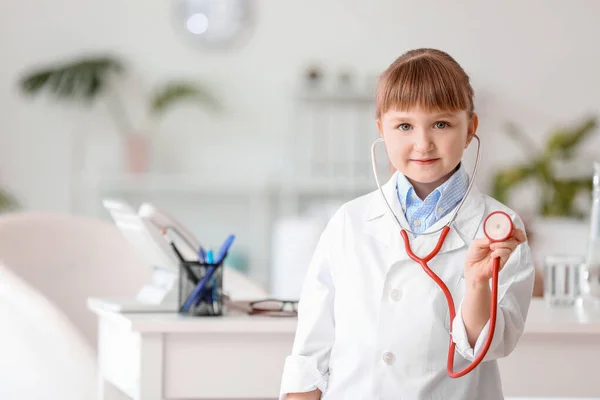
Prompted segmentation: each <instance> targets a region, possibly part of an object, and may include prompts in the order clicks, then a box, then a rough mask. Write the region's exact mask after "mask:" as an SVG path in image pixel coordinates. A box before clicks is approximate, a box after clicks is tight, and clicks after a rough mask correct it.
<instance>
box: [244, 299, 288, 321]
mask: <svg viewBox="0 0 600 400" xmlns="http://www.w3.org/2000/svg"><path fill="white" fill-rule="evenodd" d="M250 308H251V311H250V315H268V316H271V317H295V316H297V315H298V301H293V300H277V299H264V300H257V301H252V302H250Z"/></svg>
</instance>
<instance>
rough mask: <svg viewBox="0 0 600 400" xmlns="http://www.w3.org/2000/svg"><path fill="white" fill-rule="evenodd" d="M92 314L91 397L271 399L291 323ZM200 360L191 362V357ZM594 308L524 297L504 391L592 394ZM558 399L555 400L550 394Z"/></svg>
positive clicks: (596, 342)
mask: <svg viewBox="0 0 600 400" xmlns="http://www.w3.org/2000/svg"><path fill="white" fill-rule="evenodd" d="M89 308H90V309H91V310H92V311H93V312H95V313H96V314H97V315H98V318H99V347H98V350H99V351H98V358H99V367H100V388H101V394H100V398H101V399H102V400H109V399H110V400H113V399H121V398H123V396H122V394H121V393H120V392H123V393H125V394H126V395H127V396H128V397H129V398H132V399H134V400H167V399H169V400H171V399H177V400H181V399H275V398H276V397H277V395H278V390H279V383H280V379H281V371H282V368H283V362H284V358H285V356H286V355H287V354H288V353H289V352H290V349H291V345H292V341H293V338H294V332H295V329H296V321H295V320H294V319H285V318H282V319H277V318H267V317H249V316H245V315H237V316H234V315H228V316H224V317H214V318H211V317H208V318H192V317H184V316H180V315H178V314H175V313H171V314H119V313H114V312H107V311H103V310H102V308H101V307H100V306H99V304H98V303H94V302H93V301H90V302H89ZM200 361H201V362H200ZM599 366H600V313H582V312H579V313H577V312H576V309H574V308H568V309H552V308H548V307H546V305H545V303H544V302H542V301H541V300H534V301H533V302H532V305H531V309H530V314H529V318H528V322H527V326H526V329H525V332H524V334H523V336H522V339H521V341H520V343H519V346H518V347H517V349H516V350H515V351H514V352H513V353H512V354H511V355H510V356H509V357H508V358H506V359H503V360H501V361H500V368H501V371H502V379H503V385H504V391H505V395H506V396H520V398H519V399H521V398H523V399H524V398H526V397H532V398H533V397H546V398H551V397H552V398H555V399H556V398H562V399H563V400H567V399H571V398H576V397H582V398H583V397H588V398H590V397H592V398H596V399H600V379H598V367H599ZM556 400H558V399H556Z"/></svg>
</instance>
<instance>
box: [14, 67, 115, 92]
mask: <svg viewBox="0 0 600 400" xmlns="http://www.w3.org/2000/svg"><path fill="white" fill-rule="evenodd" d="M122 71H123V65H122V64H121V62H120V61H119V60H117V59H115V58H112V57H109V56H100V57H87V58H81V59H78V60H75V61H72V62H69V63H66V64H62V65H57V66H46V67H42V68H41V69H39V70H36V71H34V72H31V73H29V74H26V75H25V76H23V77H22V78H21V80H20V87H21V90H22V91H23V92H25V93H27V94H30V95H36V94H39V93H41V92H42V90H43V89H46V90H47V91H48V92H49V93H50V94H52V95H54V96H55V97H57V98H59V99H62V100H66V99H74V100H78V99H85V100H92V99H94V98H95V97H96V96H98V95H99V94H100V93H101V92H102V90H103V89H104V88H105V87H106V84H107V81H108V79H110V77H111V76H112V75H113V74H119V73H121V72H122Z"/></svg>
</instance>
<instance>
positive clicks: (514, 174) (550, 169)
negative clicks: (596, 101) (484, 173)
mask: <svg viewBox="0 0 600 400" xmlns="http://www.w3.org/2000/svg"><path fill="white" fill-rule="evenodd" d="M596 126H597V121H596V118H587V119H584V120H583V121H582V122H580V123H579V124H577V125H576V126H574V127H572V128H559V129H557V130H555V131H554V132H553V133H552V134H551V135H550V137H549V139H548V141H547V142H546V145H545V147H544V148H543V149H542V150H540V151H537V150H536V145H535V144H534V142H533V141H532V140H531V139H530V138H529V137H528V136H527V135H526V134H525V133H524V132H522V131H520V130H519V129H518V128H517V127H516V126H515V125H514V124H509V125H508V127H507V132H508V135H509V136H510V137H511V138H512V139H514V140H515V141H516V142H517V143H519V144H520V145H521V146H522V147H523V149H524V150H525V152H527V155H528V160H529V162H527V163H524V164H520V165H514V166H510V167H508V168H505V169H502V170H500V171H498V172H497V173H496V174H495V175H494V177H493V184H492V195H493V196H494V198H496V199H497V200H498V201H501V202H503V203H507V202H508V197H509V195H510V192H511V191H512V190H513V189H514V188H515V187H516V186H518V185H520V184H523V183H526V182H528V181H531V180H532V181H535V182H536V183H537V184H539V185H540V186H541V202H540V206H539V209H538V214H539V215H541V216H555V217H556V216H561V217H575V218H581V217H583V213H581V212H580V211H578V210H577V209H576V208H575V204H574V200H575V198H576V196H577V195H578V194H579V193H580V192H581V191H590V190H591V189H592V179H591V176H590V177H576V178H562V177H561V176H560V174H559V173H558V172H559V171H558V169H557V168H555V166H556V164H557V163H559V162H565V161H571V160H574V159H575V158H576V157H577V156H578V150H579V145H580V144H581V143H582V142H583V141H584V139H586V138H587V137H589V136H590V134H591V133H592V132H593V131H594V130H595V128H596Z"/></svg>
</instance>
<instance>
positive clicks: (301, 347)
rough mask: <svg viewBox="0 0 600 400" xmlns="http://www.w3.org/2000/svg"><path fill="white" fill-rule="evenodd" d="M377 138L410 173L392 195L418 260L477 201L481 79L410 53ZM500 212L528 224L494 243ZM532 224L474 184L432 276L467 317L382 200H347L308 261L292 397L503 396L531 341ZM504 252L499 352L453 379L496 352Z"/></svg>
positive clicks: (436, 58) (395, 68)
mask: <svg viewBox="0 0 600 400" xmlns="http://www.w3.org/2000/svg"><path fill="white" fill-rule="evenodd" d="M376 103H377V129H378V130H379V133H380V135H381V137H382V138H383V139H384V142H385V147H386V149H387V153H388V156H389V159H390V162H391V163H392V165H393V166H394V167H395V169H396V170H397V172H396V173H395V174H394V176H393V177H392V178H391V179H390V180H389V181H388V182H387V183H386V184H385V185H384V186H383V191H384V194H385V196H386V199H387V200H388V202H389V203H390V204H391V206H392V208H393V209H394V211H395V214H396V215H397V216H398V218H399V219H400V221H401V223H402V225H403V226H404V227H406V229H410V230H411V231H413V232H415V233H417V235H416V237H415V236H413V235H411V234H409V238H410V242H411V246H412V249H413V251H414V253H415V254H416V255H417V256H424V255H426V254H428V253H429V252H430V251H431V250H432V249H433V248H434V246H435V244H436V243H437V240H438V237H439V234H434V235H420V234H419V233H425V232H431V231H434V230H437V229H439V228H440V227H442V226H444V225H445V224H446V223H448V222H449V221H450V219H451V217H452V214H453V211H454V209H455V207H457V205H458V204H459V203H460V202H461V200H462V199H463V197H464V196H465V195H467V194H466V192H467V187H468V185H469V179H470V178H469V176H468V173H467V171H465V168H464V167H463V165H462V163H461V158H462V155H463V152H464V150H465V148H467V146H468V145H469V143H471V141H472V139H473V137H474V135H475V133H476V131H477V124H478V119H477V115H476V114H475V113H474V107H473V89H472V87H471V84H470V83H469V78H468V76H467V75H466V73H465V72H464V71H463V69H462V68H461V67H460V66H459V65H458V64H457V63H456V61H455V60H454V59H453V58H452V57H450V56H449V55H448V54H446V53H444V52H442V51H439V50H433V49H418V50H412V51H409V52H407V53H405V54H403V55H402V56H400V57H399V58H398V59H397V60H396V61H395V62H394V63H392V64H391V65H390V66H389V68H388V69H387V70H386V71H385V72H384V73H383V74H382V76H381V77H380V81H379V84H378V89H377V98H376ZM493 211H504V212H506V213H507V214H508V215H509V216H510V217H511V219H512V220H513V223H514V225H515V229H514V231H513V233H512V235H511V236H510V237H509V238H508V239H506V240H505V241H503V242H500V243H490V241H489V240H488V239H487V238H486V237H485V236H484V233H483V228H482V224H483V221H484V219H485V217H486V216H487V215H488V214H490V213H491V212H493ZM525 241H526V238H525V234H524V232H523V223H522V221H521V219H520V218H519V217H518V216H517V215H516V214H515V213H514V212H513V211H512V210H510V209H509V208H507V207H506V206H504V205H503V204H501V203H499V202H498V201H496V200H494V199H492V198H490V197H488V196H485V195H483V194H481V193H480V192H478V191H477V190H476V189H475V188H473V189H472V190H471V192H470V193H469V194H468V195H467V198H466V199H465V202H464V204H463V206H462V208H461V209H460V211H459V213H458V214H457V218H456V220H455V221H454V222H453V223H452V224H451V226H450V233H449V234H448V236H447V237H446V241H445V242H444V245H443V246H442V248H441V250H440V252H439V253H438V255H437V256H436V257H435V258H433V260H431V261H430V262H429V267H430V268H431V269H432V270H433V271H434V272H435V273H436V274H437V275H438V276H439V277H440V278H441V279H442V280H443V281H444V282H445V283H446V285H447V286H448V288H449V290H450V292H451V293H452V297H453V299H454V302H455V304H456V305H457V308H456V317H455V318H454V320H453V321H450V320H449V319H450V318H449V311H448V307H447V303H446V299H445V297H444V295H443V293H442V291H441V290H440V289H439V287H438V286H437V285H436V284H435V282H434V281H433V280H432V279H431V278H429V276H427V275H426V274H425V272H424V271H423V270H422V268H421V267H420V266H419V265H418V264H417V263H415V262H414V261H412V260H411V259H410V258H409V256H408V255H407V254H406V251H405V248H404V242H403V240H402V238H401V236H400V232H398V228H397V226H396V225H395V224H394V221H393V219H392V216H391V215H389V213H388V212H387V208H386V207H385V204H384V203H383V201H382V199H381V198H380V195H379V193H378V192H377V191H375V192H373V193H370V194H367V195H365V196H362V197H359V198H357V199H355V200H353V201H350V202H348V203H346V204H345V205H343V206H342V207H341V208H340V209H339V210H338V211H337V212H336V214H335V215H334V216H333V218H332V219H331V220H330V221H329V223H328V225H327V227H326V228H325V230H324V232H323V234H322V236H321V238H320V241H319V243H318V245H317V248H316V250H315V253H314V256H313V259H312V261H311V264H310V266H309V269H308V272H307V275H306V278H305V282H304V286H303V291H302V295H301V298H300V304H299V310H298V328H297V331H296V337H295V341H294V346H293V350H292V354H291V355H290V356H289V357H288V358H287V359H286V362H285V367H284V371H283V378H282V383H281V397H280V398H281V399H288V400H304V399H319V398H323V399H328V400H342V399H351V400H353V399H357V400H363V399H364V400H373V399H382V400H388V399H389V400H398V399H410V400H419V399H423V400H425V399H427V400H438V399H446V400H447V399H456V400H469V399H473V400H481V399H486V400H499V399H503V398H504V397H503V395H502V386H501V382H500V375H499V372H498V366H497V362H496V360H497V359H498V358H500V357H505V356H507V355H508V354H509V353H510V352H511V351H512V350H513V349H514V348H515V346H516V345H517V342H518V340H519V337H520V335H521V333H522V332H523V326H524V324H525V318H526V316H527V311H528V308H529V303H530V300H531V294H532V288H533V280H534V268H533V264H532V261H531V255H530V251H529V247H528V246H527V244H526V243H525ZM496 257H500V268H501V273H500V275H499V287H498V315H497V318H496V328H495V331H494V337H493V341H492V343H491V347H490V348H489V351H488V353H487V355H486V357H485V358H484V360H483V362H482V363H481V364H479V366H478V367H477V368H475V369H474V370H473V371H472V372H470V373H469V374H467V375H465V376H463V377H461V378H450V377H449V376H448V373H447V369H446V363H447V355H448V344H449V340H450V339H449V337H450V336H449V335H450V332H451V333H452V335H451V337H452V339H451V340H452V341H454V343H456V357H455V361H454V371H459V370H462V369H463V368H464V367H466V366H467V365H469V364H470V362H471V361H472V360H473V359H474V358H475V357H477V355H478V354H479V352H480V351H481V348H482V347H483V345H484V343H485V341H486V338H487V334H488V324H489V316H490V314H489V312H490V293H491V290H490V279H491V274H492V272H491V266H492V260H493V259H494V258H496Z"/></svg>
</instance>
